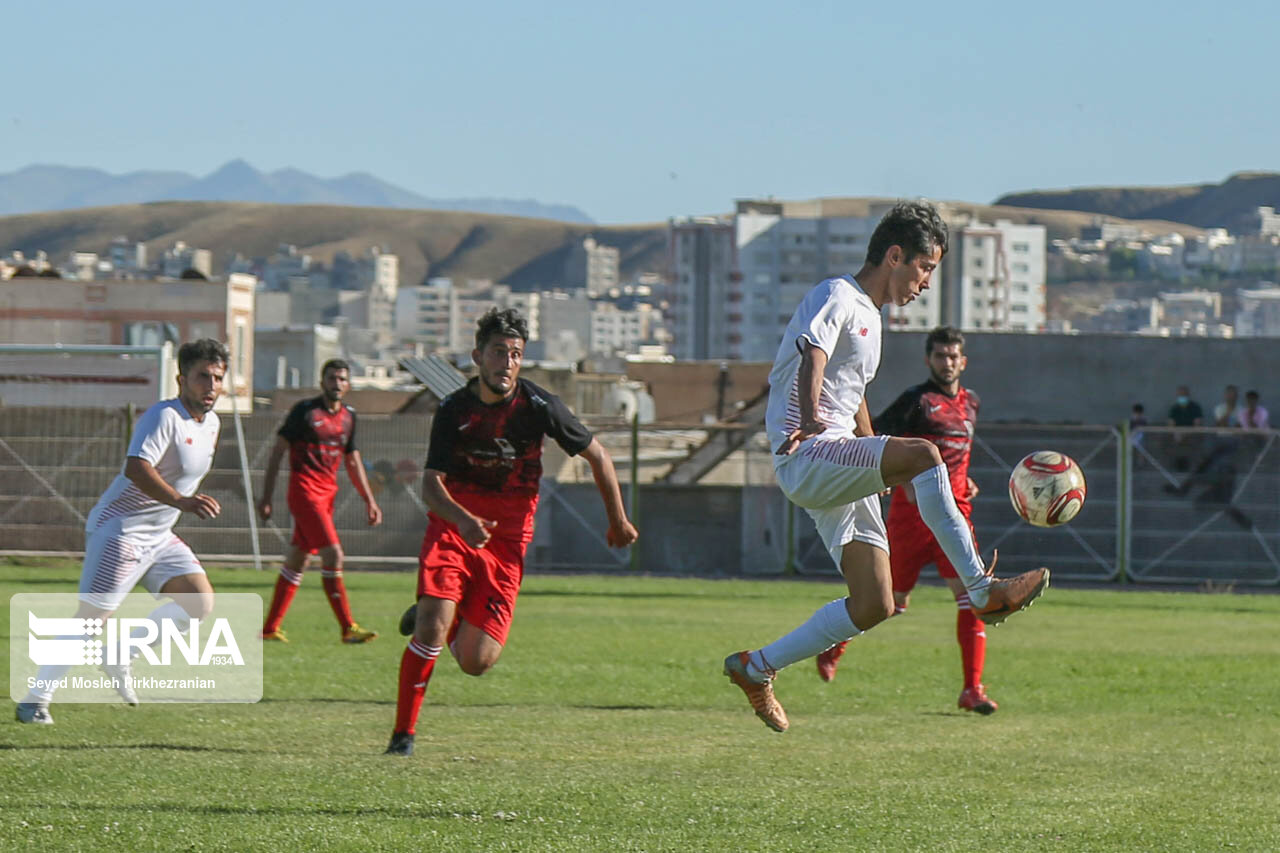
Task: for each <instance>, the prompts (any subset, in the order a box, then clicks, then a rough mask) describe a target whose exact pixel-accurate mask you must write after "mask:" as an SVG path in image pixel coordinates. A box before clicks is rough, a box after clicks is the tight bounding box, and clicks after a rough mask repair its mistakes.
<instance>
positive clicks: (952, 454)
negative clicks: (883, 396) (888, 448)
mask: <svg viewBox="0 0 1280 853" xmlns="http://www.w3.org/2000/svg"><path fill="white" fill-rule="evenodd" d="M981 404H982V401H981V400H980V399H979V398H978V395H977V394H976V393H975V392H973V391H970V390H969V389H968V388H961V389H960V390H959V391H957V392H956V395H955V396H954V397H953V396H951V395H949V394H947V392H945V391H943V390H942V388H941V387H940V386H939V385H938V384H937V383H936V382H934V381H933V380H932V379H930V380H929V381H928V382H925V383H923V384H921V385H915V386H913V387H911V388H908V389H907V390H906V391H903V392H902V393H901V394H900V395H899V396H898V399H896V400H894V401H893V402H892V403H890V404H889V408H887V409H885V410H884V411H883V412H881V413H880V416H879V417H877V418H875V419H874V420H873V421H872V422H871V428H872V429H873V430H875V432H876V434H877V435H897V436H903V437H909V438H927V439H928V440H929V441H932V442H933V443H934V444H935V445H937V447H938V450H939V451H940V452H941V453H942V461H943V462H944V463H946V466H947V473H948V474H949V475H950V477H951V491H952V493H953V494H954V495H955V499H956V503H957V504H959V505H960V508H961V509H962V510H964V511H965V514H966V515H967V514H968V509H969V499H968V494H969V454H970V452H971V451H972V450H973V428H974V426H975V425H976V424H977V423H978V407H979V406H980V405H981ZM894 498H895V500H896V499H897V495H896V494H895V496H894Z"/></svg>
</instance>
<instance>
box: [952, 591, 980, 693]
mask: <svg viewBox="0 0 1280 853" xmlns="http://www.w3.org/2000/svg"><path fill="white" fill-rule="evenodd" d="M956 606H957V607H958V608H959V609H958V610H957V611H956V640H957V641H959V643H960V667H961V669H963V670H964V686H965V688H966V689H968V688H970V687H977V686H978V685H979V684H981V683H982V667H983V664H985V663H986V660H987V628H986V626H985V625H983V624H982V620H981V619H979V618H978V617H977V615H976V614H975V613H974V612H973V611H972V610H970V609H969V596H968V595H962V596H960V597H959V598H957V599H956Z"/></svg>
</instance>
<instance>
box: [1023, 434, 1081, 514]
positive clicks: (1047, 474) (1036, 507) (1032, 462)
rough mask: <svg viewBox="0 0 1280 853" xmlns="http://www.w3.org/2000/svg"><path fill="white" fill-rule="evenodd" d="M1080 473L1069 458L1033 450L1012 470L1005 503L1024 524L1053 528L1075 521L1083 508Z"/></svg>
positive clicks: (1048, 451)
mask: <svg viewBox="0 0 1280 853" xmlns="http://www.w3.org/2000/svg"><path fill="white" fill-rule="evenodd" d="M1084 496H1085V486H1084V472H1083V471H1081V470H1080V466H1079V465H1077V464H1076V463H1075V460H1074V459H1072V458H1071V457H1070V456H1065V455H1063V454H1061V453H1057V452H1055V451H1052V450H1037V451H1036V452H1035V453H1031V454H1028V455H1027V456H1026V457H1024V458H1023V460H1022V461H1021V462H1019V463H1018V464H1017V465H1015V466H1014V469H1013V473H1012V474H1010V475H1009V500H1010V502H1012V503H1013V508H1014V510H1016V511H1017V513H1018V515H1020V516H1022V518H1023V520H1024V521H1026V522H1027V523H1028V524H1034V525H1035V526H1036V527H1057V526H1058V525H1059V524H1066V523H1067V522H1068V521H1070V520H1071V519H1073V518H1075V517H1076V515H1077V514H1079V512H1080V508H1081V507H1083V506H1084Z"/></svg>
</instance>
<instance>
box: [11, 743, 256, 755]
mask: <svg viewBox="0 0 1280 853" xmlns="http://www.w3.org/2000/svg"><path fill="white" fill-rule="evenodd" d="M6 749H9V750H26V749H55V750H64V751H67V752H71V751H75V752H82V751H85V750H97V749H160V750H170V751H173V752H233V753H243V754H250V753H253V754H256V753H259V752H261V750H257V749H241V748H238V747H233V746H198V745H196V744H190V743H102V744H93V743H36V744H17V743H0V750H6Z"/></svg>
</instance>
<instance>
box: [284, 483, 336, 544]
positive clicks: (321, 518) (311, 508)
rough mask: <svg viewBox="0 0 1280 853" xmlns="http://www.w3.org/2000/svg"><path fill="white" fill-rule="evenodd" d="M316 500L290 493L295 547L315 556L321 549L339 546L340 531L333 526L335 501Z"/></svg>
mask: <svg viewBox="0 0 1280 853" xmlns="http://www.w3.org/2000/svg"><path fill="white" fill-rule="evenodd" d="M336 496H337V492H334V493H333V494H331V495H329V496H328V497H327V498H320V499H316V498H313V497H309V496H307V495H304V494H300V493H297V492H292V491H291V492H290V493H289V496H288V499H289V514H290V515H292V516H293V545H294V546H295V547H297V548H300V549H301V550H303V551H306V552H307V553H308V554H314V553H316V552H317V551H319V550H320V549H321V548H328V547H329V546H331V545H337V544H338V529H337V528H336V527H334V526H333V499H334V497H336Z"/></svg>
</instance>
